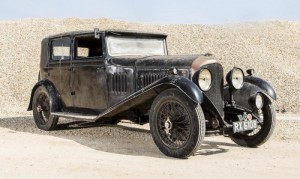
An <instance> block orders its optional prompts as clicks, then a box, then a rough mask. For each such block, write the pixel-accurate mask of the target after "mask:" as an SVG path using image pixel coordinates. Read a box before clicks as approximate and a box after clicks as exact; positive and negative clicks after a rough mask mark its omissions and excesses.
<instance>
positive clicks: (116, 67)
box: [28, 30, 276, 127]
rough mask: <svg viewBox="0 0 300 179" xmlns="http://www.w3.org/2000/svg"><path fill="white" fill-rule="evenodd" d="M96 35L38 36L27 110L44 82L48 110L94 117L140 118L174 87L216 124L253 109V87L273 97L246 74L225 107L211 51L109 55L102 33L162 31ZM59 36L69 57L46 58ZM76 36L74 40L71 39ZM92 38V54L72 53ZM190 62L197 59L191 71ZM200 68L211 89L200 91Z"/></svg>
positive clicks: (218, 70) (220, 72)
mask: <svg viewBox="0 0 300 179" xmlns="http://www.w3.org/2000/svg"><path fill="white" fill-rule="evenodd" d="M99 35H100V38H99V39H98V38H97V39H93V38H94V32H93V31H78V32H69V33H63V34H58V35H54V36H49V37H47V38H45V39H43V41H42V49H41V61H40V72H39V79H40V81H39V82H37V84H36V85H35V86H34V88H33V89H32V94H31V99H30V104H29V108H28V110H32V109H31V105H32V97H33V95H34V92H35V90H36V89H37V87H39V86H41V85H44V86H45V87H46V89H47V90H48V92H49V95H50V100H51V110H52V112H72V113H81V114H93V115H95V116H97V117H95V120H101V119H103V118H105V119H107V118H120V117H128V118H131V119H134V118H139V119H140V116H143V117H145V116H146V117H147V116H148V111H149V109H150V106H151V103H152V101H153V100H154V98H155V97H156V96H157V95H158V94H159V93H160V92H162V91H164V90H166V89H169V88H177V89H178V90H179V91H181V92H182V93H183V94H185V95H186V96H187V97H188V98H190V99H191V100H192V101H193V102H195V103H198V104H200V105H201V106H202V109H203V111H204V113H205V117H206V119H207V120H208V121H211V119H213V118H214V119H218V120H219V122H220V125H221V126H220V127H228V126H230V122H229V121H227V120H226V117H225V116H226V113H231V112H233V111H234V112H235V111H239V112H241V111H242V112H243V111H253V107H252V106H251V104H250V103H249V100H250V98H251V97H252V96H253V95H255V94H256V93H257V92H261V93H262V94H264V95H266V96H270V97H271V98H273V99H276V94H275V91H274V90H273V88H272V87H271V86H270V85H269V84H268V83H267V82H266V81H264V80H262V79H260V78H257V77H253V76H247V77H245V84H244V86H243V88H242V89H240V90H235V91H233V92H232V95H233V99H234V100H235V102H236V106H228V105H227V104H228V102H229V101H230V92H229V88H228V87H226V86H225V87H224V81H223V79H224V74H223V68H222V66H221V65H220V64H219V63H217V62H211V60H213V59H215V57H214V56H212V55H181V56H178V55H177V56H174V55H168V54H167V53H166V55H162V56H122V57H111V56H109V54H108V51H107V47H106V38H105V37H106V36H107V35H113V36H131V37H142V38H161V39H164V41H165V42H166V40H165V39H166V37H167V36H166V35H164V34H155V33H139V32H130V31H113V30H107V31H100V32H99ZM79 37H80V38H79ZM85 37H86V39H85ZM60 39H69V41H68V40H67V41H65V42H64V43H63V44H64V45H66V44H67V43H69V47H70V58H69V59H67V60H51V59H52V51H51V50H50V49H51V46H52V41H53V40H60ZM76 39H80V41H79V42H78V43H77V41H76ZM97 41H98V42H99V45H100V46H101V49H98V51H97V55H94V56H91V57H87V58H79V57H77V55H78V51H77V50H76V49H77V46H81V47H87V46H88V45H89V42H91V43H93V47H92V48H96V46H97ZM165 46H166V47H167V45H166V44H165ZM209 61H210V62H209ZM194 62H197V63H196V66H197V69H196V70H195V69H194V67H193V65H195V64H194ZM207 62H209V63H207ZM203 68H207V69H208V70H209V71H210V72H211V73H212V85H211V88H210V89H209V90H208V91H205V92H203V91H201V90H200V88H199V86H198V74H199V71H200V70H201V69H203ZM170 69H176V74H172V73H170ZM192 69H193V70H194V71H193V70H192ZM134 121H135V122H136V121H137V120H135V119H134ZM139 122H141V121H139ZM207 126H208V127H209V124H208V125H207Z"/></svg>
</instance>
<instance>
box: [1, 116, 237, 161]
mask: <svg viewBox="0 0 300 179" xmlns="http://www.w3.org/2000/svg"><path fill="white" fill-rule="evenodd" d="M0 127H3V128H7V129H10V130H13V131H19V132H28V133H32V134H41V135H50V136H55V137H59V138H63V139H68V140H73V141H75V142H77V143H79V144H82V145H84V146H87V147H90V148H92V149H95V150H99V151H103V152H109V153H117V154H124V155H134V156H149V157H156V158H168V159H170V158H169V157H167V156H165V155H163V154H162V153H161V152H160V151H159V150H158V148H157V147H156V146H155V144H154V142H153V140H152V137H151V133H150V130H149V128H147V127H144V126H140V125H135V124H128V123H127V124H126V123H122V122H121V123H119V124H118V125H112V124H100V123H95V122H85V121H72V120H67V119H63V120H60V123H59V124H58V126H57V130H54V131H43V130H40V129H38V128H37V127H36V126H35V124H34V121H33V118H32V117H31V116H24V117H7V118H0ZM236 146H237V145H235V144H231V143H225V142H217V141H210V140H209V137H206V138H205V141H204V143H203V144H202V146H201V150H199V151H198V152H197V153H196V155H216V154H220V153H225V152H227V151H228V149H226V147H236ZM224 147H225V148H224Z"/></svg>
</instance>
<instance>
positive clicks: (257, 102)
mask: <svg viewBox="0 0 300 179" xmlns="http://www.w3.org/2000/svg"><path fill="white" fill-rule="evenodd" d="M263 105H264V99H263V97H262V95H261V94H260V93H257V94H256V96H255V106H256V108H257V109H261V108H262V107H263Z"/></svg>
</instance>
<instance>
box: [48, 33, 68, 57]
mask: <svg viewBox="0 0 300 179" xmlns="http://www.w3.org/2000/svg"><path fill="white" fill-rule="evenodd" d="M70 46H71V39H70V38H67V37H66V38H61V39H57V40H53V41H52V42H51V60H70V54H71V52H70V49H71V48H70Z"/></svg>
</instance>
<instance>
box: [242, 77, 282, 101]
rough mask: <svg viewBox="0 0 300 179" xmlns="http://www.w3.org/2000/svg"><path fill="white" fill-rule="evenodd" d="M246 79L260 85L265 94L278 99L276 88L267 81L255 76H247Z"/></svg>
mask: <svg viewBox="0 0 300 179" xmlns="http://www.w3.org/2000/svg"><path fill="white" fill-rule="evenodd" d="M244 81H245V82H248V83H251V84H253V85H256V86H258V87H259V88H260V89H261V90H262V92H263V93H264V94H265V95H268V96H269V97H271V98H272V99H274V100H276V93H275V90H274V89H273V87H272V86H271V85H270V83H268V82H267V81H265V80H263V79H261V78H258V77H255V76H245V78H244Z"/></svg>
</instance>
